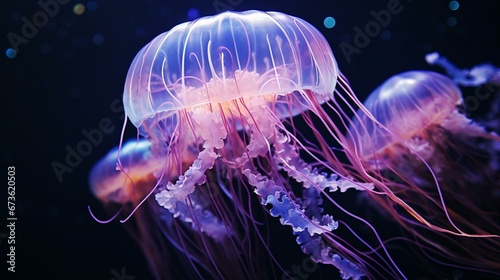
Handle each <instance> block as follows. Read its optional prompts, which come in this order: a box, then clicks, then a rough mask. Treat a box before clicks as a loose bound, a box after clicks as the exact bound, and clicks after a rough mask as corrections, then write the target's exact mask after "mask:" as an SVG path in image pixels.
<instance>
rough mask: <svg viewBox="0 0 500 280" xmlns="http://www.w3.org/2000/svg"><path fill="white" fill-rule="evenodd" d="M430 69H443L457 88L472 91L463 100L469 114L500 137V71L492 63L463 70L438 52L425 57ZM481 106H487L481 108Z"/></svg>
mask: <svg viewBox="0 0 500 280" xmlns="http://www.w3.org/2000/svg"><path fill="white" fill-rule="evenodd" d="M425 59H426V61H427V63H429V64H430V65H436V66H440V67H441V68H443V69H444V70H445V71H446V74H447V75H448V76H449V77H450V79H452V80H453V81H454V82H455V83H456V84H457V85H459V86H461V87H467V88H473V92H472V93H470V94H468V95H466V96H464V104H465V105H466V111H467V112H468V113H471V114H472V113H478V111H482V112H479V113H482V114H474V119H475V120H477V121H478V122H479V123H481V124H482V125H483V126H484V127H485V128H486V129H489V130H491V131H495V132H496V133H497V134H498V133H500V89H499V87H500V69H499V68H498V67H496V66H494V65H493V64H491V63H481V64H479V65H476V66H474V67H472V68H471V69H460V68H458V67H457V66H455V65H454V64H453V63H452V62H450V61H449V60H448V59H447V58H446V57H444V56H441V55H440V54H439V53H437V52H433V53H429V54H427V55H426V56H425ZM481 103H486V104H488V105H487V106H484V104H483V106H481Z"/></svg>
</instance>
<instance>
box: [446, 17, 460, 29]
mask: <svg viewBox="0 0 500 280" xmlns="http://www.w3.org/2000/svg"><path fill="white" fill-rule="evenodd" d="M457 22H458V20H457V18H456V17H449V18H448V19H447V20H446V24H448V26H450V27H453V26H455V25H457Z"/></svg>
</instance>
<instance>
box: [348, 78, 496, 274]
mask: <svg viewBox="0 0 500 280" xmlns="http://www.w3.org/2000/svg"><path fill="white" fill-rule="evenodd" d="M364 105H365V107H366V110H367V111H361V110H360V111H359V112H358V113H357V114H356V115H355V117H354V118H353V122H352V125H351V127H350V128H349V131H348V137H349V139H350V140H351V141H352V142H353V145H354V146H355V147H356V149H355V150H356V151H357V154H358V155H359V157H360V158H361V161H362V162H363V164H364V166H365V167H366V169H367V171H368V172H369V173H370V174H372V175H373V176H375V177H378V178H380V179H381V180H385V181H386V185H387V186H389V188H390V189H391V190H392V192H393V193H394V194H397V196H398V197H399V198H400V199H401V200H403V201H405V204H406V205H405V206H404V207H406V208H408V209H420V210H419V211H418V214H417V213H413V214H412V216H413V217H414V218H416V219H417V220H419V221H422V222H423V223H424V224H428V225H429V226H430V227H429V228H430V229H433V230H436V231H435V232H428V231H426V230H425V229H423V228H420V229H416V228H414V229H409V231H410V232H411V233H413V234H414V235H415V236H416V237H419V236H420V237H424V238H425V239H427V240H432V236H435V237H434V238H436V239H435V240H443V242H442V243H437V247H438V248H439V249H437V250H436V249H433V250H431V251H433V252H430V251H428V250H427V249H429V247H427V248H426V247H423V248H426V249H425V250H423V251H425V254H426V255H432V256H435V257H436V259H440V260H443V259H442V257H443V254H444V255H447V258H452V259H454V260H455V261H457V262H459V263H460V264H462V265H466V266H467V265H470V268H472V269H476V270H482V271H489V272H490V273H493V274H495V275H498V274H499V271H500V266H499V265H498V262H497V261H495V258H496V256H497V255H498V253H499V252H500V238H499V233H500V227H499V226H498V222H497V221H498V213H499V211H500V209H499V207H498V206H499V205H500V196H499V195H498V189H499V188H500V184H499V182H500V181H499V179H500V176H499V174H500V170H499V167H498V162H499V161H498V160H499V158H500V157H499V155H500V153H499V151H500V148H499V147H500V146H499V143H500V137H499V136H498V135H496V134H495V133H490V132H487V131H486V130H485V129H484V128H483V127H482V126H481V125H480V124H478V123H476V122H474V121H473V120H471V119H469V118H468V117H467V116H466V115H465V114H464V111H465V110H464V104H463V98H462V93H461V91H460V89H459V88H458V87H457V86H456V84H455V82H454V81H452V80H451V79H450V78H448V77H446V76H444V75H442V74H439V73H435V72H431V71H409V72H404V73H401V74H397V75H394V76H392V77H390V78H389V79H388V80H387V81H385V82H384V83H382V85H380V86H379V87H378V88H377V89H375V90H374V91H373V92H372V93H371V94H370V95H369V97H368V98H367V99H366V101H365V102H364ZM385 211H387V212H389V213H391V214H392V215H394V216H395V217H396V219H398V220H400V221H405V223H406V222H408V221H411V219H410V218H409V217H408V216H407V213H403V212H401V211H399V210H397V209H395V208H391V207H389V208H385ZM407 226H408V225H406V227H407ZM441 233H446V235H448V234H449V236H446V237H443V236H442V235H441ZM431 245H432V244H431ZM432 246H434V245H432ZM432 246H430V247H432ZM471 254H474V255H476V256H481V257H480V258H478V259H476V260H473V261H472V260H470V258H469V256H470V255H471ZM436 255H439V256H436ZM443 262H446V261H445V260H443Z"/></svg>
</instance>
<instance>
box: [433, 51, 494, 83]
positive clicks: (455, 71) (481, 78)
mask: <svg viewBox="0 0 500 280" xmlns="http://www.w3.org/2000/svg"><path fill="white" fill-rule="evenodd" d="M425 60H426V61H427V63H428V64H430V65H438V66H441V67H442V68H444V69H445V70H446V74H447V75H448V76H450V78H451V79H452V80H453V81H454V82H455V83H456V84H458V85H460V86H469V87H477V86H480V85H483V84H486V83H492V84H496V85H500V69H498V68H497V67H495V66H493V65H492V64H491V63H483V64H479V65H477V66H474V67H472V68H471V69H460V68H458V67H457V66H455V65H454V64H453V63H451V62H450V61H449V60H448V59H447V58H446V57H444V56H441V55H440V54H439V53H437V52H433V53H429V54H427V55H426V56H425Z"/></svg>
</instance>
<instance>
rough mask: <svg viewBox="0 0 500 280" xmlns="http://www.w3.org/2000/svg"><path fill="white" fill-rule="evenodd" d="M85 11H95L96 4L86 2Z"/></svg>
mask: <svg viewBox="0 0 500 280" xmlns="http://www.w3.org/2000/svg"><path fill="white" fill-rule="evenodd" d="M87 10H89V11H95V10H97V3H96V2H95V1H89V2H87Z"/></svg>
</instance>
